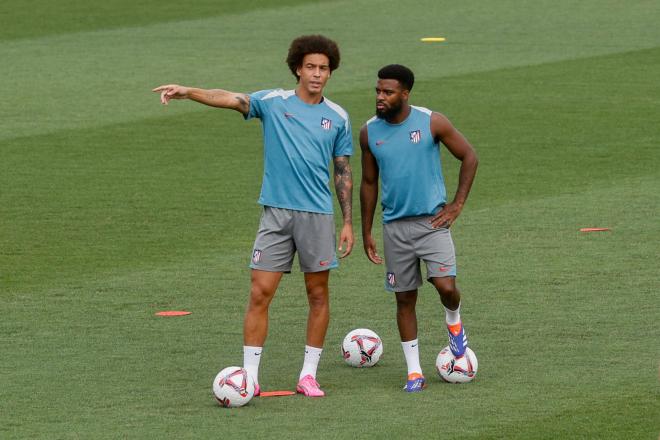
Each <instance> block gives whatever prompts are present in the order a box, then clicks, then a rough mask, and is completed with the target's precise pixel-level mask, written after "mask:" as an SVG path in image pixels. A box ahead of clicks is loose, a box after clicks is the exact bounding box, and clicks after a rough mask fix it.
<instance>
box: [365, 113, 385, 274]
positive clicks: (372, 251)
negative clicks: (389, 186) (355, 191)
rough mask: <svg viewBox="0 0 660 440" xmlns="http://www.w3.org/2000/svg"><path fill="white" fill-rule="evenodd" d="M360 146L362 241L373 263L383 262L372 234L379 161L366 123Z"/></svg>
mask: <svg viewBox="0 0 660 440" xmlns="http://www.w3.org/2000/svg"><path fill="white" fill-rule="evenodd" d="M360 148H361V149H362V182H361V184H360V210H361V212H362V242H363V244H364V252H365V253H366V254H367V258H369V260H371V262H372V263H375V264H381V263H382V262H383V259H382V258H381V257H380V256H379V255H378V253H377V252H376V241H375V240H374V238H373V237H372V236H371V227H372V226H373V223H374V213H375V212H376V202H377V201H378V163H377V162H376V158H375V157H374V155H373V154H371V150H370V149H369V134H368V131H367V126H366V125H365V126H363V127H362V128H361V129H360Z"/></svg>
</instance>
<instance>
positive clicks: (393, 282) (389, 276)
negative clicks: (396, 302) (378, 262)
mask: <svg viewBox="0 0 660 440" xmlns="http://www.w3.org/2000/svg"><path fill="white" fill-rule="evenodd" d="M387 284H389V285H390V286H391V287H394V286H395V285H396V277H395V276H394V272H387Z"/></svg>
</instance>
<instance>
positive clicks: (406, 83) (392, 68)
mask: <svg viewBox="0 0 660 440" xmlns="http://www.w3.org/2000/svg"><path fill="white" fill-rule="evenodd" d="M378 78H379V79H395V80H397V81H399V82H400V83H401V85H402V86H403V88H404V89H407V90H408V91H410V90H412V88H413V84H415V74H414V73H413V72H412V70H410V69H409V68H407V67H406V66H402V65H401V64H389V65H387V66H385V67H383V68H382V69H380V70H379V71H378Z"/></svg>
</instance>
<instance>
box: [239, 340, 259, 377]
mask: <svg viewBox="0 0 660 440" xmlns="http://www.w3.org/2000/svg"><path fill="white" fill-rule="evenodd" d="M262 348H263V347H251V346H249V345H244V346H243V368H244V369H245V371H247V373H248V374H249V375H250V376H251V377H252V379H253V380H254V383H255V384H258V383H259V362H261V350H262Z"/></svg>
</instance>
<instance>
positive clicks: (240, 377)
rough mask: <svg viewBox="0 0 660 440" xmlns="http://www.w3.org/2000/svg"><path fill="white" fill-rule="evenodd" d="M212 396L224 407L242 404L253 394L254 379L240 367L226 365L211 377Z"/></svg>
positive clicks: (234, 406) (235, 406)
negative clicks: (213, 377)
mask: <svg viewBox="0 0 660 440" xmlns="http://www.w3.org/2000/svg"><path fill="white" fill-rule="evenodd" d="M213 396H214V397H215V400H216V401H217V402H218V403H219V404H220V406H224V407H225V408H237V407H239V406H243V405H245V404H246V403H248V402H249V401H250V399H252V397H253V396H254V380H253V379H252V377H250V375H249V374H248V373H247V371H245V370H244V369H243V368H241V367H227V368H225V369H224V370H222V371H221V372H219V373H218V375H217V376H215V379H213Z"/></svg>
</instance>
